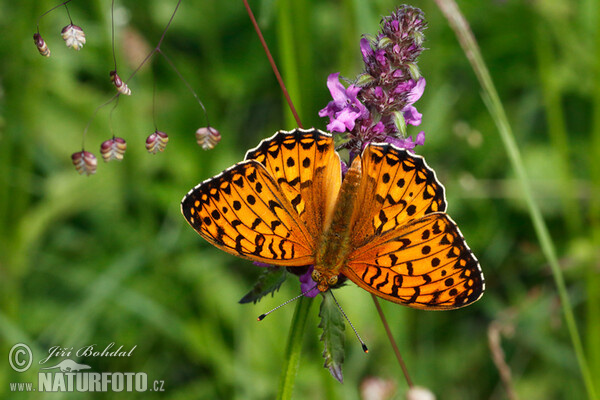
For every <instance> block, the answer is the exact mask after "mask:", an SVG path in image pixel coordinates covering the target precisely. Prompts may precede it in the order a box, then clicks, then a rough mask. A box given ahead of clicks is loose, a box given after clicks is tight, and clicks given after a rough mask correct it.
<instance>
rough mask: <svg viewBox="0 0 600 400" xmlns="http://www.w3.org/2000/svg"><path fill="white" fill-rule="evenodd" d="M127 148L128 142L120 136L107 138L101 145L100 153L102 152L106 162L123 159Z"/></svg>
mask: <svg viewBox="0 0 600 400" xmlns="http://www.w3.org/2000/svg"><path fill="white" fill-rule="evenodd" d="M125 150H127V142H125V139H123V138H120V137H115V138H112V139H109V140H105V141H104V142H102V144H101V145H100V154H102V158H103V159H104V161H105V162H109V161H110V160H117V161H121V160H122V159H123V155H124V154H125Z"/></svg>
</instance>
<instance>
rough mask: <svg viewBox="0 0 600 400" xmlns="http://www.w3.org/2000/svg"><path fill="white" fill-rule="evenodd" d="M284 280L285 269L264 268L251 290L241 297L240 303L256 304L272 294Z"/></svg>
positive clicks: (285, 276) (285, 275)
mask: <svg viewBox="0 0 600 400" xmlns="http://www.w3.org/2000/svg"><path fill="white" fill-rule="evenodd" d="M285 278H287V271H286V270H285V268H283V267H265V270H264V271H263V272H262V273H261V274H260V276H259V277H258V280H257V281H256V283H255V284H254V287H252V290H250V291H249V292H248V293H247V294H246V295H245V296H244V297H242V299H241V300H240V303H241V304H244V303H250V302H251V301H252V302H254V303H255V304H256V302H257V301H259V300H260V299H262V298H263V297H264V296H266V295H268V294H269V293H271V294H274V293H275V291H276V290H278V289H279V287H280V286H281V284H282V283H283V282H284V281H285Z"/></svg>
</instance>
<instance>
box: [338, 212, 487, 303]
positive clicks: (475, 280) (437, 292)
mask: <svg viewBox="0 0 600 400" xmlns="http://www.w3.org/2000/svg"><path fill="white" fill-rule="evenodd" d="M342 273H343V274H344V275H346V276H347V277H348V278H350V279H351V280H352V281H353V282H355V283H356V284H357V285H358V286H360V287H362V288H364V289H366V290H368V291H369V292H371V293H374V294H376V295H378V296H380V297H383V298H384V299H387V300H390V301H393V302H396V303H402V304H405V305H407V306H410V307H413V308H421V309H451V308H458V307H463V306H466V305H468V304H470V303H472V302H474V301H475V300H477V299H478V298H479V297H480V296H481V295H482V293H483V290H484V280H483V274H482V272H481V268H480V267H479V263H478V261H477V259H476V258H475V256H474V255H473V253H472V252H471V250H470V249H469V247H468V246H467V243H466V242H465V240H464V238H463V237H462V235H461V233H460V231H459V229H458V227H457V226H456V224H455V223H454V221H452V220H451V219H450V217H448V215H446V214H445V213H432V214H428V215H426V216H424V217H422V218H419V219H417V220H412V221H411V222H410V223H408V224H407V225H405V226H403V227H397V228H396V229H394V230H392V231H390V232H388V233H387V234H385V235H383V236H381V237H378V238H377V239H376V240H375V241H374V242H373V243H370V245H369V246H366V247H363V248H360V249H356V250H355V252H354V253H352V254H351V255H350V257H349V260H348V263H347V266H346V268H345V269H343V270H342Z"/></svg>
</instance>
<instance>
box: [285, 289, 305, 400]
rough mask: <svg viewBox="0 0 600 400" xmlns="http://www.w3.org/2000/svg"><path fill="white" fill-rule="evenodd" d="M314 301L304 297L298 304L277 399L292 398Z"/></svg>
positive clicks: (286, 399)
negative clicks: (307, 320)
mask: <svg viewBox="0 0 600 400" xmlns="http://www.w3.org/2000/svg"><path fill="white" fill-rule="evenodd" d="M312 300H313V299H312V298H310V297H306V296H303V297H301V298H300V300H298V302H297V303H296V311H294V318H293V319H292V326H291V327H290V336H289V337H288V343H287V347H286V349H285V358H284V360H283V365H282V370H281V376H280V379H279V393H278V394H277V399H279V400H288V399H291V398H292V391H293V389H294V381H295V380H296V373H297V372H298V365H299V364H300V351H301V350H302V338H303V337H304V328H305V327H306V319H307V317H308V311H309V310H310V305H311V304H312V303H313V301H312Z"/></svg>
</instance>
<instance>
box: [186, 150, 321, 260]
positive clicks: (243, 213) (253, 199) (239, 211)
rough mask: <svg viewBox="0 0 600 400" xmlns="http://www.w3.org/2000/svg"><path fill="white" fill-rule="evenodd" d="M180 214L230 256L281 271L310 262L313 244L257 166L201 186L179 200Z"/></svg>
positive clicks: (241, 167) (227, 173)
mask: <svg viewBox="0 0 600 400" xmlns="http://www.w3.org/2000/svg"><path fill="white" fill-rule="evenodd" d="M181 211H182V213H183V215H184V217H185V219H186V220H187V221H188V222H189V223H190V225H191V226H192V227H193V228H194V229H195V230H196V231H197V232H198V233H199V234H200V235H201V236H202V237H203V238H205V239H206V240H208V241H209V242H210V243H212V244H213V245H215V246H216V247H218V248H220V249H222V250H224V251H226V252H228V253H231V254H233V255H237V256H240V257H244V258H247V259H250V260H253V261H260V262H263V263H268V264H274V265H282V266H301V265H307V264H311V263H312V262H313V258H314V257H313V252H314V251H313V248H314V246H315V244H314V239H313V238H312V237H311V236H310V235H309V234H308V232H307V229H306V227H305V226H304V224H303V223H302V222H301V221H300V220H299V217H298V214H297V213H296V212H295V211H294V209H293V207H292V205H291V204H290V202H289V201H288V200H287V198H286V197H285V195H284V194H283V192H282V190H281V188H280V187H279V185H278V184H277V183H276V182H275V180H274V178H273V177H272V176H271V175H270V174H269V172H268V171H267V170H266V169H265V167H264V166H263V165H262V164H260V163H259V162H257V161H254V160H248V161H243V162H241V163H239V164H236V165H234V166H233V167H231V168H229V169H227V170H225V171H224V172H223V173H221V174H219V175H217V176H215V177H214V178H212V179H209V180H207V181H204V182H202V183H201V184H199V185H198V186H196V187H195V188H194V189H192V190H191V191H190V192H189V193H188V194H187V195H186V196H185V197H184V198H183V200H182V202H181Z"/></svg>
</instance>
